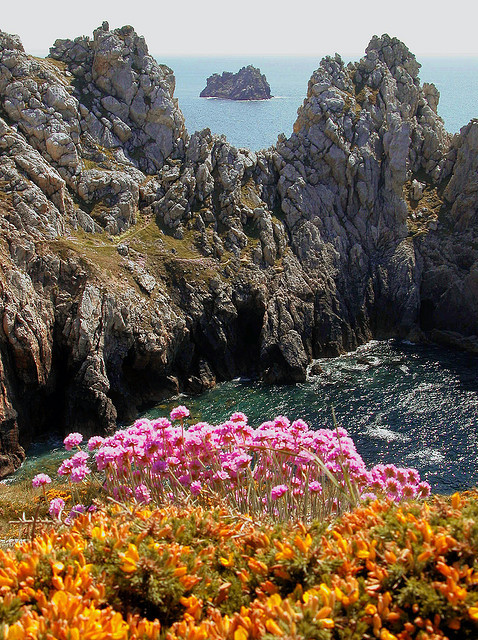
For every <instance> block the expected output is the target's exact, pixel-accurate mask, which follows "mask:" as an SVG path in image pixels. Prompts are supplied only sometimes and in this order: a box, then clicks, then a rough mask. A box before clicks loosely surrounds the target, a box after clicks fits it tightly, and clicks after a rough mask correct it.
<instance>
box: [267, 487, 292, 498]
mask: <svg viewBox="0 0 478 640" xmlns="http://www.w3.org/2000/svg"><path fill="white" fill-rule="evenodd" d="M287 491H289V487H287V485H285V484H276V486H275V487H272V489H271V500H278V499H279V498H281V497H282V496H283V495H284V493H287Z"/></svg>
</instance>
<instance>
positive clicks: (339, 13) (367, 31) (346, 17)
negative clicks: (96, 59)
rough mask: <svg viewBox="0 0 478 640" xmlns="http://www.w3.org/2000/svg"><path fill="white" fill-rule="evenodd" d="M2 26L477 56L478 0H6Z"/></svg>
mask: <svg viewBox="0 0 478 640" xmlns="http://www.w3.org/2000/svg"><path fill="white" fill-rule="evenodd" d="M2 5H3V6H2V9H1V12H0V29H2V30H3V31H6V32H8V33H16V34H18V35H19V36H20V37H21V39H22V42H23V45H24V47H25V49H26V51H27V52H29V53H41V52H43V53H45V54H46V53H47V52H48V49H49V47H50V46H51V45H52V44H53V42H54V41H55V39H56V38H75V37H76V36H80V35H90V36H91V34H92V31H93V29H95V28H96V27H97V26H99V25H100V24H101V23H102V21H103V20H108V21H109V23H110V28H111V29H113V28H116V27H120V26H123V25H124V24H131V25H132V26H133V27H134V28H135V29H136V31H137V32H138V33H139V34H140V35H144V36H145V38H146V42H147V43H148V46H149V51H150V53H152V54H154V55H157V56H159V57H161V55H165V56H172V55H214V54H217V55H234V54H244V53H251V54H252V53H254V54H264V55H267V54H284V55H323V54H334V53H335V52H338V53H340V54H341V55H344V56H358V55H361V54H362V53H363V51H364V49H365V47H366V46H367V44H368V42H369V40H370V38H371V37H372V36H373V35H374V34H377V35H381V34H382V33H388V34H390V35H391V36H397V37H398V38H400V39H401V40H403V41H404V42H405V44H406V45H407V46H408V47H409V49H410V50H411V51H412V52H413V53H415V54H416V55H417V56H427V55H442V56H446V55H462V56H478V38H477V36H476V30H477V23H478V3H477V2H476V0H452V1H451V2H450V0H446V2H445V1H443V0H435V1H433V2H431V1H429V0H424V1H423V0H396V1H394V2H390V1H389V0H341V1H336V0H335V1H334V0H327V2H324V0H312V1H310V0H287V1H286V0H273V1H272V0H176V1H174V0H173V1H171V0H169V1H168V2H162V1H161V0H157V1H155V2H151V1H149V0H147V1H142V2H141V1H140V2H132V0H82V1H81V2H78V3H72V2H65V1H64V0H34V1H33V0H23V2H21V3H19V4H17V3H16V2H3V3H2Z"/></svg>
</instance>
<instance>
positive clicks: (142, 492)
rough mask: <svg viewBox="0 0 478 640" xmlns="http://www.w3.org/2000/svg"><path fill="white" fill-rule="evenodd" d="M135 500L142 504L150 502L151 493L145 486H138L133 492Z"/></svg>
mask: <svg viewBox="0 0 478 640" xmlns="http://www.w3.org/2000/svg"><path fill="white" fill-rule="evenodd" d="M134 495H135V497H136V500H137V501H138V502H140V503H142V504H149V503H150V502H151V492H150V490H149V489H148V487H147V486H146V485H145V484H139V485H138V486H137V487H136V489H135V490H134Z"/></svg>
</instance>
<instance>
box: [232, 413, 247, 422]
mask: <svg viewBox="0 0 478 640" xmlns="http://www.w3.org/2000/svg"><path fill="white" fill-rule="evenodd" d="M229 419H230V421H231V422H247V416H246V414H245V413H242V411H236V412H235V413H233V414H232V416H231V417H230V418H229Z"/></svg>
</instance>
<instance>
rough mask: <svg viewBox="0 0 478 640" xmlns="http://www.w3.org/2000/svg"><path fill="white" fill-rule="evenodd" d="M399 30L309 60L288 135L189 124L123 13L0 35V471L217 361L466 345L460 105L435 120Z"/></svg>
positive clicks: (196, 386) (470, 166) (466, 178)
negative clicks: (254, 146) (411, 343)
mask: <svg viewBox="0 0 478 640" xmlns="http://www.w3.org/2000/svg"><path fill="white" fill-rule="evenodd" d="M418 71H419V64H418V63H417V61H416V60H415V57H414V56H413V55H412V54H411V53H410V52H409V51H408V49H407V48H406V46H405V45H404V44H403V43H401V42H400V41H398V40H396V39H394V38H390V37H388V36H382V37H381V38H378V37H374V38H373V39H372V41H371V42H370V44H369V46H368V47H367V50H366V53H365V56H364V57H363V58H362V59H361V60H360V61H359V62H356V63H351V64H349V65H345V64H344V63H343V62H342V60H341V59H340V57H339V56H335V57H332V58H331V57H328V58H325V59H324V60H322V62H321V64H320V66H319V68H318V69H317V71H315V72H314V74H313V75H312V77H311V79H310V81H309V86H308V91H307V97H306V99H305V101H304V104H303V105H302V106H301V107H300V108H299V112H298V118H297V121H296V123H295V126H294V133H293V134H292V135H291V137H290V138H288V139H286V138H285V137H281V138H280V139H279V141H278V144H277V146H276V147H275V148H272V149H269V150H267V151H261V152H258V153H253V152H251V151H247V150H244V149H240V150H239V149H236V148H234V147H232V146H231V145H229V144H228V143H227V141H226V140H225V138H224V137H218V136H213V135H212V134H211V133H210V131H209V130H204V131H201V132H196V133H194V134H192V135H190V134H189V133H188V132H187V131H186V129H185V126H184V118H183V116H182V113H181V111H180V109H179V106H178V104H177V101H176V100H175V98H174V97H173V94H174V75H173V72H172V71H171V69H169V68H168V67H166V66H164V65H159V64H158V63H157V62H156V61H155V60H154V59H153V58H152V57H151V56H150V55H149V54H148V49H147V46H146V43H145V41H144V39H143V38H142V37H140V36H138V35H137V34H136V33H135V32H134V30H133V28H132V27H123V28H122V29H116V30H114V31H110V30H109V27H108V24H107V23H104V24H103V25H102V26H101V27H100V28H98V29H97V30H95V32H94V35H93V38H86V37H80V38H76V39H75V40H57V41H56V42H55V44H54V46H53V47H52V49H51V51H50V56H49V57H48V58H45V59H39V58H35V57H33V56H29V55H27V54H26V53H25V52H24V50H23V47H22V45H21V42H20V40H19V38H18V37H16V36H10V35H8V34H4V33H0V209H1V213H2V215H1V216H0V224H1V238H2V242H1V245H0V287H1V288H0V292H1V293H0V311H1V317H2V327H1V332H0V475H6V474H7V473H10V472H11V471H13V469H14V468H16V467H17V466H18V465H19V464H20V462H21V460H22V459H23V456H24V453H23V448H22V445H26V444H28V442H29V441H30V440H31V439H32V438H33V437H36V436H37V435H39V434H40V433H44V432H46V431H48V430H50V429H52V427H55V428H60V429H61V428H64V427H66V426H68V429H70V430H80V431H83V432H85V433H92V432H98V431H101V430H109V429H112V428H114V426H115V424H116V421H117V420H118V419H120V420H123V421H127V420H130V419H132V418H133V417H134V415H135V413H136V412H137V410H138V408H139V407H142V406H145V405H147V404H152V403H154V402H158V401H159V400H161V399H162V398H164V397H165V396H167V395H171V394H173V393H176V392H178V391H179V390H185V391H192V392H198V391H201V390H203V389H206V388H208V387H210V386H211V385H213V384H215V382H216V381H219V380H224V379H229V378H232V377H235V376H237V375H239V374H249V375H250V374H254V375H258V376H260V377H261V378H262V379H264V380H265V381H268V382H271V383H281V382H294V381H300V380H304V378H305V375H306V368H307V365H308V364H309V362H310V361H311V359H312V358H315V357H319V356H324V355H335V354H338V353H340V352H343V351H345V350H349V349H353V348H354V347H356V346H357V345H358V344H360V343H363V342H365V341H367V340H369V339H371V338H386V337H393V336H399V337H408V338H412V339H427V338H428V337H431V338H434V339H437V340H443V341H446V340H449V341H450V342H449V343H450V344H451V343H453V344H455V346H460V347H462V348H469V349H471V350H476V349H477V345H478V339H477V337H476V336H477V333H478V330H477V326H478V303H477V301H478V242H477V219H478V181H477V175H478V173H477V172H478V121H477V120H472V121H471V122H470V123H469V124H468V125H467V126H466V127H464V128H463V129H462V130H461V132H460V133H459V134H456V135H455V136H451V135H450V134H448V133H447V132H446V131H445V129H444V126H443V122H442V120H441V119H440V118H439V116H438V115H437V112H436V108H437V104H438V98H439V95H438V91H437V90H436V88H435V87H434V86H433V85H430V84H424V85H421V84H420V81H419V76H418Z"/></svg>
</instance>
